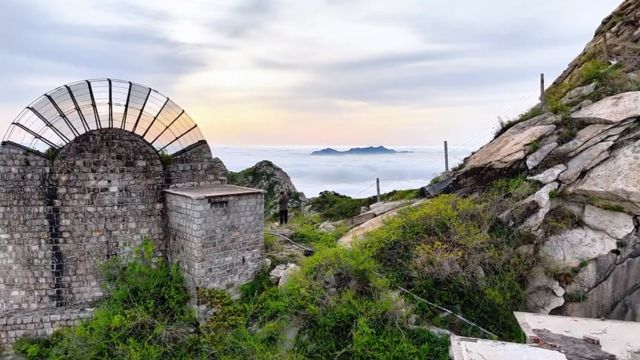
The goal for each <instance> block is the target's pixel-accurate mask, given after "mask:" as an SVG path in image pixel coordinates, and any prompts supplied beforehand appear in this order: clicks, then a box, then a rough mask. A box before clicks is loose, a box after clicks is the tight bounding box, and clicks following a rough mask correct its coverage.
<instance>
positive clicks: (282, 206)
mask: <svg viewBox="0 0 640 360" xmlns="http://www.w3.org/2000/svg"><path fill="white" fill-rule="evenodd" d="M278 209H279V210H280V211H279V215H280V225H285V224H286V223H287V222H289V196H287V194H286V193H285V192H284V191H280V196H279V197H278Z"/></svg>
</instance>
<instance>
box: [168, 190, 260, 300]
mask: <svg viewBox="0 0 640 360" xmlns="http://www.w3.org/2000/svg"><path fill="white" fill-rule="evenodd" d="M166 192H167V202H166V203H167V213H168V236H169V243H170V244H171V246H170V248H169V257H170V258H172V259H174V260H175V261H178V262H179V263H180V264H184V266H183V272H184V273H185V274H186V277H187V279H188V280H187V287H188V289H189V292H190V294H191V298H192V300H194V302H196V299H197V289H198V288H223V289H228V290H231V291H234V290H237V287H238V285H240V284H243V283H246V282H247V281H250V280H251V279H252V278H253V276H254V274H255V273H256V271H258V270H259V268H260V266H261V264H262V262H261V260H262V258H263V256H264V245H263V233H262V227H263V224H264V215H263V207H264V194H263V191H261V190H256V189H249V188H243V187H239V186H232V185H214V186H206V187H199V188H185V189H173V190H167V191H166Z"/></svg>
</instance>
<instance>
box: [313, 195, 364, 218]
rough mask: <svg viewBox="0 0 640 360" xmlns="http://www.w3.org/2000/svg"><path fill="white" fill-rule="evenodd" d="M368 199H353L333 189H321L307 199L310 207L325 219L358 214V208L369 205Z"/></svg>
mask: <svg viewBox="0 0 640 360" xmlns="http://www.w3.org/2000/svg"><path fill="white" fill-rule="evenodd" d="M370 204H371V201H370V200H369V199H354V198H351V197H348V196H346V195H342V194H339V193H337V192H334V191H323V192H321V193H320V195H319V196H318V197H315V198H313V199H311V200H310V201H309V205H311V209H312V210H313V211H316V212H318V213H319V214H321V216H322V218H324V219H327V220H341V219H346V218H350V217H354V216H356V215H358V214H360V208H361V207H363V206H369V205H370Z"/></svg>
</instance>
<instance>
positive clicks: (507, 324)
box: [357, 177, 536, 340]
mask: <svg viewBox="0 0 640 360" xmlns="http://www.w3.org/2000/svg"><path fill="white" fill-rule="evenodd" d="M535 189H536V187H535V185H532V184H530V183H529V182H527V181H526V180H525V179H524V178H523V177H516V178H513V179H504V180H500V181H497V182H495V183H493V184H492V185H491V186H489V189H488V190H487V191H486V192H485V193H484V194H483V195H482V196H481V197H479V198H474V199H472V198H463V197H459V196H456V195H441V196H439V197H437V198H434V199H432V200H430V201H429V202H427V203H425V204H422V205H421V206H418V207H414V208H409V209H405V210H403V211H402V212H401V215H400V216H397V217H395V218H393V219H391V220H389V221H388V222H387V224H386V225H385V226H384V227H382V228H381V229H378V230H376V231H374V232H372V233H370V234H369V235H368V236H367V237H366V238H365V239H364V240H363V241H361V242H360V243H358V244H357V246H358V247H359V249H360V251H362V252H365V253H369V254H371V257H372V258H373V259H375V260H376V261H377V262H378V263H379V264H380V266H381V268H382V270H383V272H384V273H385V274H387V275H388V276H389V278H390V280H391V283H392V286H403V287H405V288H409V289H412V291H413V292H415V293H416V294H417V295H419V296H421V297H423V298H425V299H427V300H430V301H432V302H435V303H437V304H439V305H441V306H445V307H447V308H449V309H455V310H457V311H458V312H460V313H462V314H463V316H465V317H467V318H469V319H471V320H472V321H475V322H477V323H478V324H480V325H481V326H483V327H485V328H487V329H489V331H492V332H494V333H496V334H497V335H498V336H499V337H500V338H501V339H506V340H522V334H521V332H520V329H519V326H518V324H517V322H516V321H515V319H514V317H513V315H512V312H513V311H514V310H523V309H524V308H525V305H524V296H525V295H524V284H525V283H526V281H525V279H526V277H527V274H528V271H529V270H530V268H531V266H532V264H531V263H530V259H523V258H521V257H519V255H516V254H515V253H514V251H513V249H515V248H517V247H518V246H520V245H522V244H524V243H525V242H526V241H527V239H528V238H527V237H526V236H525V235H522V234H520V233H518V232H516V231H514V230H513V229H510V228H508V227H504V226H501V225H500V224H499V222H497V216H498V214H500V213H501V212H502V211H504V209H506V208H508V207H509V206H510V205H512V204H513V203H515V202H516V201H519V200H521V199H523V198H525V197H526V196H528V195H529V194H531V193H532V192H533V191H535ZM415 306H416V308H417V310H418V312H419V313H420V314H421V315H423V316H425V317H426V318H428V319H430V321H431V322H432V323H435V324H436V325H438V326H441V327H447V328H450V329H452V330H454V331H455V332H456V333H458V334H464V335H471V336H482V334H481V333H479V332H478V330H477V329H474V328H470V327H469V326H466V325H464V324H460V323H458V322H455V321H453V320H452V319H451V318H447V317H445V318H443V317H442V316H440V315H441V314H440V311H439V310H437V309H433V308H430V307H428V306H425V305H424V304H421V303H416V304H415Z"/></svg>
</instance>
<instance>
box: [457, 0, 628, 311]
mask: <svg viewBox="0 0 640 360" xmlns="http://www.w3.org/2000/svg"><path fill="white" fill-rule="evenodd" d="M639 19H640V2H638V1H635V0H627V1H625V2H624V3H623V4H622V5H621V6H620V7H619V8H618V9H617V10H616V11H615V12H614V13H613V14H612V15H611V16H609V17H607V18H606V19H605V20H604V21H603V23H602V25H600V27H599V28H598V30H597V31H596V34H595V37H594V39H593V40H592V41H591V42H590V43H589V44H588V45H587V47H586V48H585V50H584V52H583V53H582V54H580V56H578V58H576V59H575V60H574V61H573V62H571V64H570V65H569V68H568V69H567V70H566V71H565V72H564V73H563V74H562V75H561V76H560V77H559V78H558V79H557V80H556V81H555V82H554V84H553V85H552V86H551V87H550V88H549V89H548V90H547V93H546V95H545V101H544V102H543V103H542V104H539V105H537V106H536V107H534V108H533V109H531V110H530V111H528V112H527V113H525V114H523V115H522V116H521V117H520V118H518V119H516V120H514V121H512V122H510V123H508V124H505V126H504V129H503V130H502V131H501V132H499V135H498V136H497V137H496V138H495V139H494V140H493V141H491V142H490V143H488V144H487V145H485V146H484V147H482V148H481V149H479V150H478V151H477V152H475V153H474V154H472V155H471V156H470V157H468V158H467V159H465V162H464V165H463V166H462V168H461V169H459V170H457V171H456V172H454V173H453V174H452V175H451V176H452V179H448V180H450V181H451V180H452V181H453V182H452V183H453V185H452V187H451V188H450V189H451V191H455V192H457V193H460V194H470V193H474V192H482V191H483V190H484V187H485V185H486V184H488V183H489V182H491V181H493V180H495V179H499V178H513V177H516V176H523V175H524V176H527V177H528V179H530V180H531V181H535V182H537V183H539V186H540V188H539V190H537V192H535V193H534V194H533V195H531V196H530V197H528V198H526V199H524V200H522V201H519V202H518V203H516V204H515V205H514V206H513V207H511V208H510V209H508V210H506V211H505V212H504V213H502V214H501V215H500V219H501V220H502V222H503V223H505V224H507V225H509V226H511V227H512V228H516V229H518V230H519V231H521V232H523V233H527V234H529V235H530V236H531V241H530V243H529V244H527V245H524V246H523V247H522V248H520V249H519V251H520V252H521V253H526V254H528V255H529V256H530V257H531V258H532V259H535V263H536V264H537V265H536V267H535V268H534V270H533V271H531V273H530V275H529V279H528V287H527V290H526V297H527V307H528V308H529V309H528V310H530V311H535V312H541V313H553V314H565V315H575V316H586V317H603V318H609V319H620V320H635V321H640V305H639V304H640V237H639V236H640V235H639V230H640V228H639V222H640V217H639V216H640V91H639V90H640V82H639V81H638V79H639V78H640V75H639V73H638V70H640V60H638V59H640V57H639V56H638V55H640V46H639V45H638V43H639V40H640V22H639V21H640V20H639Z"/></svg>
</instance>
